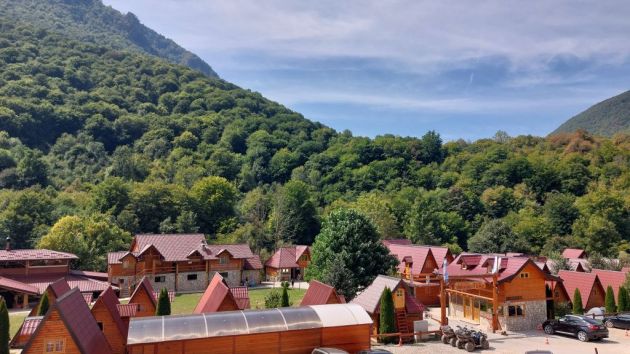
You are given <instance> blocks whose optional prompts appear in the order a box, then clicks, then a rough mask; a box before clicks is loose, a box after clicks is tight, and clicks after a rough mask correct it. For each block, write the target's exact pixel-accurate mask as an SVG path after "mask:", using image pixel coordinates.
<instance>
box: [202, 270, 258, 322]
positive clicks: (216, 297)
mask: <svg viewBox="0 0 630 354" xmlns="http://www.w3.org/2000/svg"><path fill="white" fill-rule="evenodd" d="M248 308H249V293H248V291H247V287H246V286H238V287H234V288H230V287H229V286H228V285H227V283H226V282H225V279H223V277H222V276H221V275H220V274H215V275H214V277H212V280H211V281H210V284H209V285H208V288H206V291H205V292H204V293H203V295H202V296H201V298H200V299H199V302H198V303H197V306H196V307H195V310H194V311H193V313H211V312H219V311H234V310H245V309H248Z"/></svg>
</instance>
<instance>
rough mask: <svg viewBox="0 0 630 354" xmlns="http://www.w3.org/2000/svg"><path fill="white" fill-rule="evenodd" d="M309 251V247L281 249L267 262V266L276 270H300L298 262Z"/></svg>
mask: <svg viewBox="0 0 630 354" xmlns="http://www.w3.org/2000/svg"><path fill="white" fill-rule="evenodd" d="M307 251H308V246H292V247H280V248H278V249H277V250H276V252H275V253H274V254H273V256H271V258H269V259H268V260H267V262H265V266H267V267H271V268H276V269H280V268H299V265H298V264H297V261H298V259H300V257H301V256H302V255H303V254H304V253H305V252H307Z"/></svg>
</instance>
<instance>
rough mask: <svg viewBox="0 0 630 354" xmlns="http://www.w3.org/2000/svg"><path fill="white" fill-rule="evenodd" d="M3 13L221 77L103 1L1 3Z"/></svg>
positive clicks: (13, 0) (8, 0)
mask: <svg viewBox="0 0 630 354" xmlns="http://www.w3.org/2000/svg"><path fill="white" fill-rule="evenodd" d="M0 10H1V12H2V13H4V15H5V16H10V17H13V18H18V19H20V20H21V21H24V22H27V23H36V24H37V26H38V27H41V28H46V29H49V30H52V31H56V32H59V33H64V35H67V36H69V37H71V38H74V39H78V40H81V41H89V42H91V43H98V44H101V45H109V46H112V47H114V48H118V49H132V50H138V51H142V52H145V53H148V54H151V55H155V56H158V57H160V58H164V59H166V60H168V61H170V62H171V63H175V64H181V65H185V66H188V67H190V68H192V69H195V70H199V71H201V72H202V73H204V74H205V75H207V76H210V77H217V74H216V73H215V72H214V70H212V68H211V67H210V65H208V64H207V63H206V62H204V61H203V60H202V59H201V58H199V57H198V56H197V55H195V54H193V53H191V52H189V51H187V50H186V49H184V48H182V47H180V46H179V45H177V43H175V42H173V41H172V40H170V39H168V38H165V37H164V36H162V35H161V34H159V33H157V32H155V31H153V30H152V29H150V28H147V27H146V26H144V25H143V24H142V23H140V21H139V20H138V18H137V17H136V16H135V15H134V14H132V13H127V14H125V15H123V14H121V13H120V12H119V11H117V10H115V9H113V8H111V7H110V6H105V5H103V3H102V2H101V1H100V0H0Z"/></svg>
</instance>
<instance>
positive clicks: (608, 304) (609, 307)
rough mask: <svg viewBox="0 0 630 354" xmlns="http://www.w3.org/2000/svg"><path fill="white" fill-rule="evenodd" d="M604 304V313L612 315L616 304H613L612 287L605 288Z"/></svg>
mask: <svg viewBox="0 0 630 354" xmlns="http://www.w3.org/2000/svg"><path fill="white" fill-rule="evenodd" d="M604 303H605V304H606V313H614V312H616V311H617V304H615V294H614V292H613V288H612V286H610V285H608V287H607V288H606V299H605V301H604Z"/></svg>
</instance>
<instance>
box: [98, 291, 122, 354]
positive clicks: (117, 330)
mask: <svg viewBox="0 0 630 354" xmlns="http://www.w3.org/2000/svg"><path fill="white" fill-rule="evenodd" d="M119 304H120V302H119V301H118V297H117V296H116V293H114V290H112V288H109V289H107V290H105V291H103V292H102V293H101V295H100V296H99V297H98V298H97V299H96V302H95V303H94V306H92V309H91V312H92V315H93V316H94V319H95V320H96V324H97V325H98V327H99V328H100V329H101V331H102V332H103V334H104V335H105V339H107V343H109V346H110V348H111V349H112V353H113V354H125V345H126V344H127V326H126V325H125V322H124V321H123V319H122V317H120V313H119V312H118V307H117V306H118V305H119Z"/></svg>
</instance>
